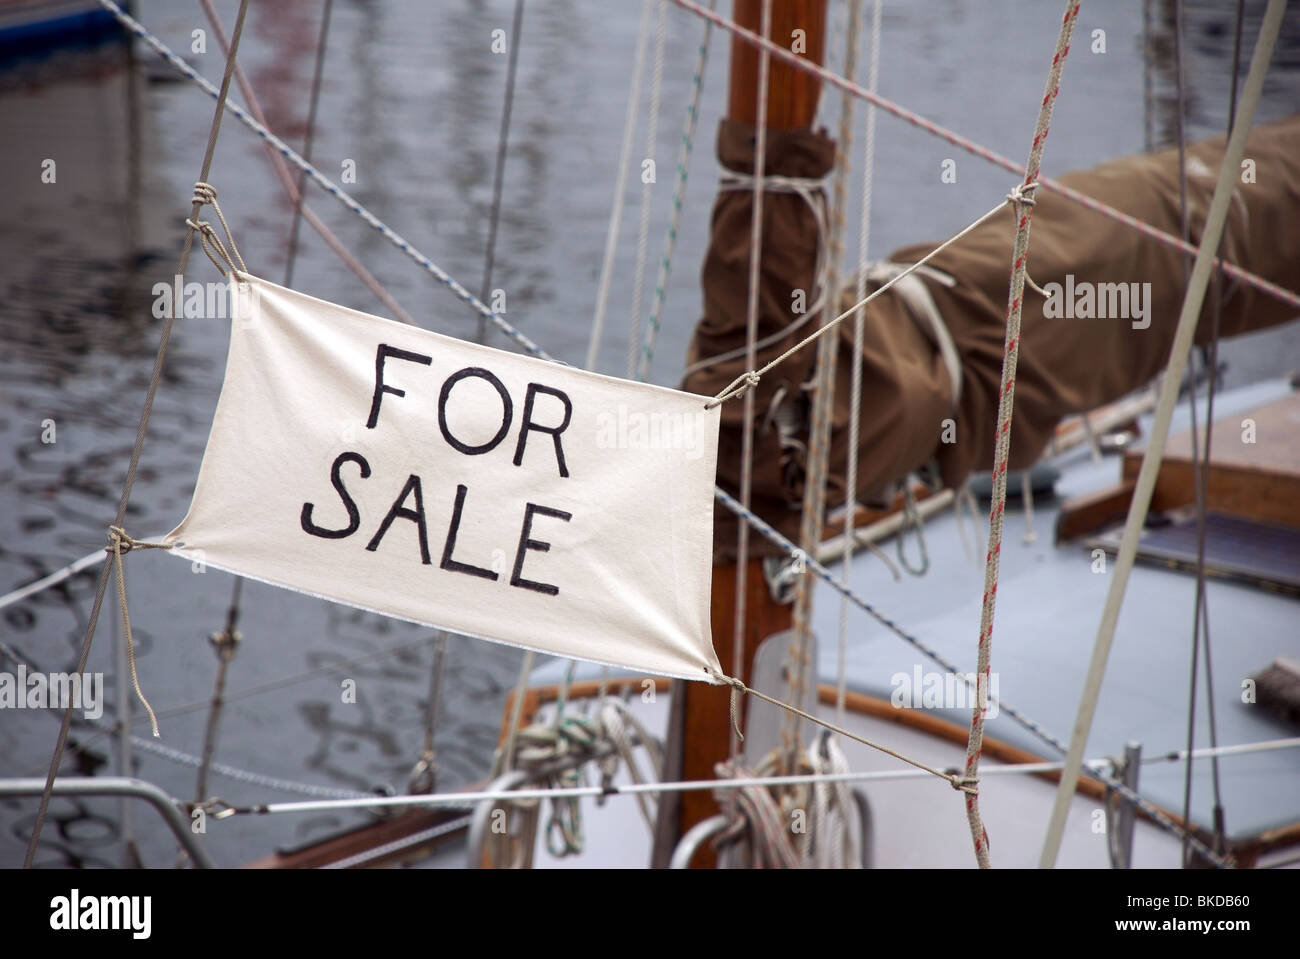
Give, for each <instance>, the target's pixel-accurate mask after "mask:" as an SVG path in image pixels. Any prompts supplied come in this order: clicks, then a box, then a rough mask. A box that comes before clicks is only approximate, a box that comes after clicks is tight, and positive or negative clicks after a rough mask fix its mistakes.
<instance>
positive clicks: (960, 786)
mask: <svg viewBox="0 0 1300 959" xmlns="http://www.w3.org/2000/svg"><path fill="white" fill-rule="evenodd" d="M947 779H948V784H949V785H951V786H952V788H953V789H955V790H957V792H959V793H966V795H968V796H978V795H979V794H980V790H979V782H980V781H979V780H978V779H977V778H976V777H974V776H962V775H960V774H959V773H950V774H949V775H948V777H947Z"/></svg>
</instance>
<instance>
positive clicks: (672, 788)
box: [221, 737, 1300, 818]
mask: <svg viewBox="0 0 1300 959" xmlns="http://www.w3.org/2000/svg"><path fill="white" fill-rule="evenodd" d="M1295 748H1300V737H1293V738H1290V739H1276V740H1269V741H1267V742H1261V743H1246V744H1242V745H1236V746H1219V747H1218V748H1217V749H1216V748H1209V747H1207V748H1205V749H1197V750H1194V755H1193V757H1192V758H1194V759H1209V758H1211V757H1212V756H1214V755H1218V756H1232V755H1240V754H1243V753H1259V752H1272V751H1277V750H1282V749H1295ZM1185 758H1186V756H1185V755H1184V753H1183V752H1176V753H1174V752H1171V753H1168V754H1164V753H1161V754H1157V755H1156V756H1152V757H1144V758H1143V760H1142V762H1143V764H1144V765H1145V764H1147V763H1155V762H1174V761H1181V760H1182V759H1185ZM1082 765H1083V767H1084V768H1085V769H1086V770H1087V771H1088V775H1089V776H1095V777H1098V778H1102V777H1103V776H1104V775H1105V773H1104V771H1105V770H1107V769H1110V768H1112V767H1113V766H1114V761H1113V760H1111V759H1109V758H1106V757H1102V758H1098V759H1087V760H1084V762H1083V764H1082ZM1064 766H1065V762H1064V761H1057V762H1033V763H1008V764H1006V765H998V766H989V767H987V768H985V769H981V770H980V775H981V776H982V777H983V776H1034V775H1040V774H1042V773H1052V772H1059V771H1060V770H1061V769H1063V768H1064ZM928 776H929V773H926V772H923V771H922V770H918V769H875V770H863V771H859V772H843V773H806V774H799V775H793V776H762V777H756V778H749V779H697V780H683V781H680V782H660V783H631V784H628V785H623V786H608V787H606V786H575V787H564V788H560V789H544V788H537V789H508V790H471V791H467V792H454V793H453V792H447V793H432V794H430V793H423V794H416V795H408V796H374V797H369V798H354V799H339V800H321V801H316V802H285V803H270V804H267V805H260V806H250V807H243V808H240V807H235V808H234V809H232V810H230V811H229V812H227V813H226V814H225V815H226V816H229V815H254V814H256V815H268V814H279V813H303V812H321V811H325V810H330V809H359V808H365V807H383V806H450V807H453V808H464V807H467V806H470V805H473V804H477V803H480V802H489V801H490V802H500V801H502V800H506V801H509V800H522V801H529V800H538V799H549V798H552V797H559V798H582V797H587V796H590V797H595V796H635V795H637V794H638V793H670V792H677V793H680V792H697V791H700V790H706V789H744V788H746V787H750V786H766V787H775V786H791V785H799V784H806V783H855V782H894V781H902V780H909V779H925V778H927V777H928ZM221 818H225V816H222V817H221Z"/></svg>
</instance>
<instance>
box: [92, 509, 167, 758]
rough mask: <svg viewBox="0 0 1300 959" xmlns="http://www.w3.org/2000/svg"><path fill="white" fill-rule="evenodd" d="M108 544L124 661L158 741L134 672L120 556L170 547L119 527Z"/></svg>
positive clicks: (155, 725)
mask: <svg viewBox="0 0 1300 959" xmlns="http://www.w3.org/2000/svg"><path fill="white" fill-rule="evenodd" d="M108 542H109V545H108V547H107V548H106V550H105V551H106V552H107V553H109V554H111V555H112V557H113V571H114V572H115V573H116V574H117V597H118V599H119V600H120V602H121V606H122V630H123V633H122V635H124V636H125V637H126V661H127V664H128V665H129V666H130V668H131V685H132V686H133V687H135V695H136V698H137V699H139V700H140V704H141V705H142V706H144V711H145V712H146V713H148V714H149V726H150V728H152V730H153V737H154V739H158V738H159V733H158V717H157V716H155V715H154V712H153V707H152V706H150V705H149V700H147V699H145V697H144V691H143V690H141V689H140V677H139V675H138V674H137V673H136V670H135V639H134V637H133V636H132V635H131V614H130V613H129V612H128V611H127V606H126V579H125V574H124V573H123V570H122V556H123V555H125V554H126V553H129V552H131V550H133V549H171V548H172V547H171V545H170V544H169V543H147V542H144V541H143V540H138V539H133V538H131V537H130V536H128V535H127V534H126V531H125V530H124V529H122V527H120V526H110V527H109V528H108Z"/></svg>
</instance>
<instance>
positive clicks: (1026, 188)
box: [1007, 180, 1038, 207]
mask: <svg viewBox="0 0 1300 959" xmlns="http://www.w3.org/2000/svg"><path fill="white" fill-rule="evenodd" d="M1037 189H1038V181H1037V180H1034V181H1033V182H1031V183H1017V184H1016V186H1015V188H1014V189H1013V190H1012V191H1011V192H1010V193H1008V194H1007V202H1008V203H1010V204H1011V205H1012V206H1014V207H1021V206H1033V205H1034V204H1035V202H1037V201H1035V200H1034V191H1035V190H1037Z"/></svg>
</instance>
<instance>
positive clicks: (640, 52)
mask: <svg viewBox="0 0 1300 959" xmlns="http://www.w3.org/2000/svg"><path fill="white" fill-rule="evenodd" d="M654 3H655V0H644V2H643V3H642V5H641V23H640V25H639V26H638V27H637V32H636V56H635V58H634V60H633V64H632V89H631V90H630V91H628V97H627V113H626V114H625V115H624V117H623V147H622V149H621V150H620V151H619V157H618V176H617V178H616V181H615V185H614V206H613V209H612V210H610V214H609V228H608V231H607V232H606V234H605V260H604V263H602V264H601V268H600V284H599V285H598V286H597V288H596V312H595V315H594V317H593V318H592V321H591V339H590V341H589V342H588V344H587V369H589V370H594V369H595V368H596V361H597V360H598V359H599V358H600V338H601V336H602V334H603V333H604V331H605V305H606V303H607V302H608V300H609V286H610V283H611V281H612V280H613V276H614V256H615V254H616V253H617V252H618V232H619V225H620V224H621V223H622V222H623V206H624V204H625V202H626V196H625V193H626V191H627V167H628V163H629V162H631V159H632V136H633V134H634V133H635V131H636V115H637V107H638V106H639V104H640V98H641V74H642V73H644V72H645V48H646V41H647V39H648V38H649V34H650V11H651V10H652V9H653V7H654Z"/></svg>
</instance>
